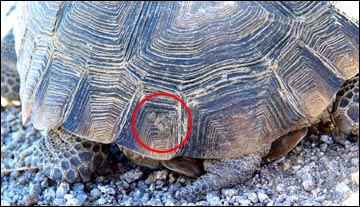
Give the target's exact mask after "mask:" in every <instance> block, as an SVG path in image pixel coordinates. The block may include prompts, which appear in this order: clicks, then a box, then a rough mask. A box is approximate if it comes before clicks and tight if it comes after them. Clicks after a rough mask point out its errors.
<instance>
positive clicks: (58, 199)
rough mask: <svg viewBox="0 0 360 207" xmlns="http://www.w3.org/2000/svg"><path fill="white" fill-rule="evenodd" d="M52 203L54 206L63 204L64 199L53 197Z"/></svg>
mask: <svg viewBox="0 0 360 207" xmlns="http://www.w3.org/2000/svg"><path fill="white" fill-rule="evenodd" d="M53 205H54V206H63V205H65V199H60V198H55V199H54V202H53Z"/></svg>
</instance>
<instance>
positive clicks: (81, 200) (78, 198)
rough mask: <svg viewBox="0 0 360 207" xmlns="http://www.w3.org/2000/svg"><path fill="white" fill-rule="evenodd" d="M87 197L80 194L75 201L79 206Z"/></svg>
mask: <svg viewBox="0 0 360 207" xmlns="http://www.w3.org/2000/svg"><path fill="white" fill-rule="evenodd" d="M87 197H88V196H87V195H85V194H80V195H78V196H76V200H77V201H78V203H79V205H80V206H81V205H83V204H84V203H85V201H86V199H87Z"/></svg>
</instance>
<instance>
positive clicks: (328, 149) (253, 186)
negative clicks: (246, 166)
mask: <svg viewBox="0 0 360 207" xmlns="http://www.w3.org/2000/svg"><path fill="white" fill-rule="evenodd" d="M42 134H43V133H42V132H40V131H38V130H36V129H34V128H33V127H32V125H30V124H28V125H25V126H24V125H22V124H21V112H20V107H7V108H2V111H1V170H4V169H16V168H21V167H24V166H25V162H24V161H18V159H19V156H20V154H21V152H23V151H24V150H25V149H27V148H28V147H29V146H31V144H32V143H33V142H34V141H36V140H37V139H39V137H41V136H42ZM329 135H330V136H329ZM331 136H332V134H331V133H325V132H319V131H318V130H317V129H316V128H313V129H312V130H310V133H309V136H308V137H307V138H306V139H304V140H303V141H302V142H301V143H300V144H299V146H297V147H296V148H295V149H294V150H293V151H292V152H290V153H289V154H288V155H287V156H285V157H283V158H281V159H279V160H277V161H275V162H273V163H270V164H265V165H262V167H261V170H260V171H259V172H257V173H255V174H254V175H253V177H252V179H249V180H248V181H247V182H246V183H244V184H242V185H237V186H234V187H231V188H224V189H221V190H219V191H214V192H210V193H208V194H206V195H201V196H198V197H196V198H175V192H176V191H177V190H178V189H179V188H180V187H181V186H184V185H186V184H188V183H190V182H192V181H193V179H190V178H187V177H185V176H179V175H178V174H176V173H174V172H171V171H169V170H167V169H164V168H162V169H157V170H151V169H149V168H146V167H139V166H136V165H135V164H133V163H131V162H130V161H128V160H127V159H126V158H125V157H124V155H123V154H122V153H121V152H120V151H119V150H118V149H117V148H116V147H115V146H112V148H111V149H112V150H111V151H112V154H111V158H110V159H109V164H108V165H107V167H106V168H104V169H101V172H102V173H101V174H100V173H97V174H96V175H95V177H94V179H93V180H91V181H90V182H86V183H75V184H68V183H65V182H61V183H57V182H54V181H52V180H51V179H49V178H47V177H45V176H44V175H43V174H42V173H41V172H38V170H36V169H30V170H24V171H16V172H11V173H3V172H2V176H1V206H7V205H166V206H171V205H242V206H246V205H256V206H258V205H267V206H272V205H359V143H358V142H350V141H347V140H344V139H342V140H343V142H342V144H339V143H337V142H334V140H333V138H332V137H331ZM336 140H338V137H337V138H336ZM340 140H341V139H340ZM25 161H26V160H25Z"/></svg>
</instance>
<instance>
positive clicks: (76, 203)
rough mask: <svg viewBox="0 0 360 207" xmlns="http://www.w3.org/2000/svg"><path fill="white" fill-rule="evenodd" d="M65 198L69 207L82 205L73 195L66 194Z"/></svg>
mask: <svg viewBox="0 0 360 207" xmlns="http://www.w3.org/2000/svg"><path fill="white" fill-rule="evenodd" d="M64 198H65V199H66V205H67V206H79V205H80V203H79V201H78V200H77V199H76V198H74V196H73V195H72V194H65V195H64Z"/></svg>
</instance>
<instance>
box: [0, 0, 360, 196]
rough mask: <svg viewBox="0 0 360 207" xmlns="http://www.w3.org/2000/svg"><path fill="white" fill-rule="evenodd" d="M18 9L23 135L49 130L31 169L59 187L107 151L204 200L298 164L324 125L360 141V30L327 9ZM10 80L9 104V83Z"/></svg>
mask: <svg viewBox="0 0 360 207" xmlns="http://www.w3.org/2000/svg"><path fill="white" fill-rule="evenodd" d="M17 9H21V11H20V12H19V13H20V14H21V15H20V18H19V19H18V20H17V24H16V25H15V26H14V30H13V32H14V36H15V51H16V54H17V70H18V72H19V74H20V82H21V85H20V98H21V102H22V116H23V122H28V121H29V120H31V122H32V123H33V124H34V126H35V127H36V128H37V129H48V130H49V132H48V135H47V137H44V138H43V139H42V140H41V141H40V142H39V143H38V145H37V147H36V149H37V150H35V152H34V155H33V157H34V159H33V160H35V161H34V162H37V165H38V166H39V168H40V169H42V170H44V171H45V173H46V174H47V175H49V176H50V177H52V178H54V179H59V180H61V179H64V180H67V181H69V182H74V181H78V180H80V179H83V180H88V179H89V178H90V174H91V172H92V171H93V170H94V169H95V168H97V167H99V166H100V165H102V163H103V162H104V159H105V158H106V155H105V154H104V153H103V151H105V150H104V147H103V146H104V145H101V144H100V143H103V144H107V143H116V144H117V145H118V146H119V147H120V148H121V149H122V150H123V151H124V153H125V154H126V155H127V156H128V157H129V158H130V159H132V160H134V161H135V162H136V163H138V164H141V165H145V166H150V167H159V166H161V165H163V166H165V167H167V168H169V169H171V170H174V171H177V172H180V173H184V174H185V175H188V176H194V177H198V176H199V175H201V176H200V177H199V178H198V179H197V180H196V181H195V182H193V183H192V184H191V185H190V186H187V187H186V188H183V189H182V192H187V193H194V194H196V193H199V192H206V191H209V190H215V189H218V188H220V187H225V186H230V185H233V184H236V183H239V182H241V181H244V180H245V179H246V178H247V177H248V176H249V175H251V174H252V172H254V170H255V169H256V168H257V167H258V166H259V165H260V162H261V158H263V157H264V156H266V160H274V159H277V158H278V157H280V156H281V155H283V154H284V153H286V152H288V151H289V150H291V149H292V148H293V147H294V146H295V145H296V144H297V143H298V142H299V140H300V139H301V138H303V137H304V135H305V134H306V132H307V129H306V127H308V126H310V125H311V124H313V123H316V122H318V121H319V119H320V118H322V117H327V115H330V117H331V118H332V119H333V121H334V124H335V125H336V126H337V127H339V129H340V130H341V131H343V132H344V133H346V134H351V133H352V134H355V135H357V136H358V133H359V129H358V122H359V121H358V110H359V109H358V108H359V94H358V89H359V83H358V82H359V81H358V80H359V78H358V75H357V74H358V69H359V28H358V22H356V21H353V20H351V19H349V18H347V17H346V16H344V15H342V14H341V13H340V12H338V11H337V10H336V9H335V8H334V7H333V5H331V4H330V3H326V2H220V3H215V2H30V3H27V2H26V3H23V4H21V5H18V8H17ZM2 51H3V46H2ZM2 55H3V52H2ZM9 68H10V67H7V68H5V70H9ZM2 71H3V67H2ZM4 74H5V73H4ZM6 74H8V73H6ZM6 74H5V75H6ZM2 75H3V72H2ZM1 80H2V82H1V84H2V86H1V88H2V92H3V84H4V88H5V87H6V86H7V85H9V83H8V82H6V81H5V80H6V77H4V78H3V77H2V79H1ZM338 91H339V92H338ZM158 92H166V93H168V94H173V95H176V96H177V97H179V98H180V99H181V100H183V102H184V103H185V104H186V106H187V107H188V109H189V111H190V112H191V113H187V111H186V110H185V106H184V104H182V103H181V102H179V101H178V100H176V99H174V98H173V97H167V96H156V97H153V98H152V99H148V100H147V101H146V102H144V101H143V100H144V98H146V97H149V96H151V95H153V94H155V93H158ZM336 94H337V95H336ZM142 101H143V102H142ZM139 103H142V105H141V107H139V108H136V107H137V106H139ZM136 109H137V113H136V116H134V111H136ZM190 115H191V116H190ZM133 117H135V119H134V128H135V131H136V130H137V135H138V137H140V138H141V140H142V141H143V143H144V144H145V145H146V146H148V147H149V148H152V149H156V150H158V151H167V152H166V153H159V152H154V151H152V150H148V149H146V148H145V147H143V146H142V145H141V144H140V143H139V142H138V141H137V140H136V139H135V137H134V136H135V135H134V130H132V119H133ZM191 119H192V122H191V121H190V120H191ZM191 126H192V127H191ZM190 130H191V131H190ZM189 131H190V132H189ZM188 133H189V135H190V136H189V137H188V140H187V141H186V142H185V143H184V145H182V146H181V147H178V148H176V146H179V144H180V143H183V141H184V139H185V136H186V135H187V134H188ZM272 143H273V146H272V147H271V145H272ZM172 148H176V149H175V150H173V151H169V150H167V149H172ZM270 148H271V151H270ZM269 151H270V153H269ZM203 171H205V173H204V172H203Z"/></svg>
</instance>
